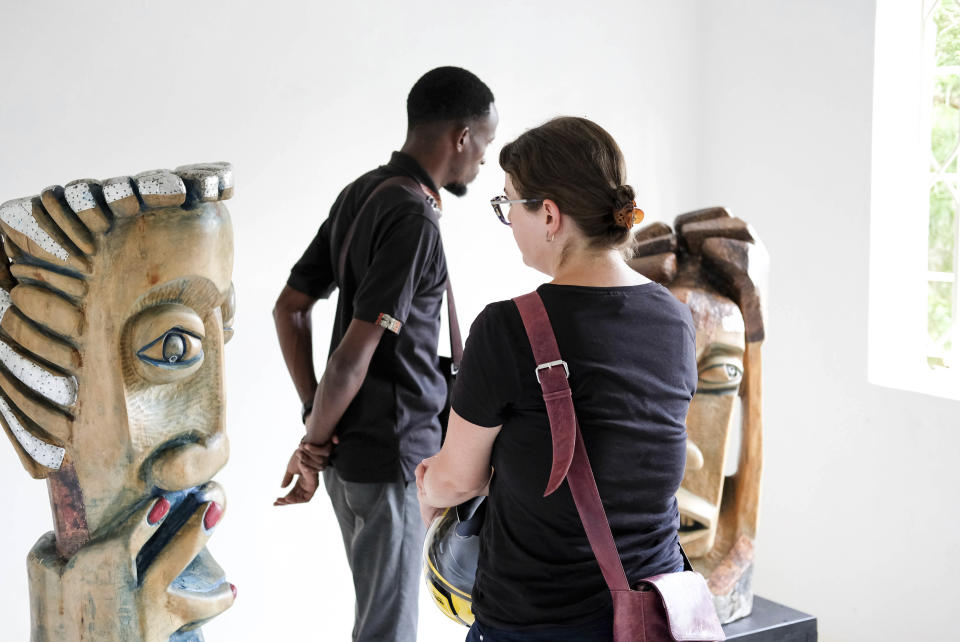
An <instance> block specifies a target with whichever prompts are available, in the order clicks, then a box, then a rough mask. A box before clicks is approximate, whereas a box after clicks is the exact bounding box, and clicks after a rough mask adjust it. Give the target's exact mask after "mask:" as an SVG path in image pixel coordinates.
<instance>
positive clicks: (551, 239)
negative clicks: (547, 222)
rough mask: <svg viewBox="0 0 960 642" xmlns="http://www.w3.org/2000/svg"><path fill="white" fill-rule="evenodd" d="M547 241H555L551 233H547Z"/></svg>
mask: <svg viewBox="0 0 960 642" xmlns="http://www.w3.org/2000/svg"><path fill="white" fill-rule="evenodd" d="M547 243H553V236H552V235H550V234H549V233H548V234H547Z"/></svg>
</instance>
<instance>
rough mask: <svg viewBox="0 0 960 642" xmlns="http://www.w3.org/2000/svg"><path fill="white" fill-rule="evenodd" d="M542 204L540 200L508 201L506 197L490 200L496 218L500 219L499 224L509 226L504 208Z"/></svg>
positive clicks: (520, 199) (522, 199)
mask: <svg viewBox="0 0 960 642" xmlns="http://www.w3.org/2000/svg"><path fill="white" fill-rule="evenodd" d="M541 202H543V199H542V198H516V199H514V200H512V201H511V200H510V199H509V198H507V197H506V196H494V197H493V198H491V199H490V206H491V207H493V212H494V213H495V214H496V215H497V218H498V219H500V222H501V223H503V224H504V225H510V221H508V220H507V213H506V211H505V208H509V207H510V206H511V205H513V204H514V203H541Z"/></svg>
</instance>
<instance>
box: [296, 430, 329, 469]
mask: <svg viewBox="0 0 960 642" xmlns="http://www.w3.org/2000/svg"><path fill="white" fill-rule="evenodd" d="M339 443H340V439H338V438H337V436H336V435H334V436H333V437H332V438H331V439H330V441H328V442H326V443H324V444H311V443H310V442H308V441H301V442H300V447H299V448H298V449H297V450H298V451H299V452H300V462H301V464H302V465H303V466H306V467H307V468H311V469H313V470H316V471H317V472H321V471H323V469H324V468H326V467H327V466H329V465H330V455H331V453H333V447H334V446H336V445H337V444H339Z"/></svg>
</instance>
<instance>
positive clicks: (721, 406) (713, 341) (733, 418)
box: [629, 207, 768, 622]
mask: <svg viewBox="0 0 960 642" xmlns="http://www.w3.org/2000/svg"><path fill="white" fill-rule="evenodd" d="M674 229H675V230H676V232H674ZM635 240H636V242H637V246H636V253H635V256H634V258H633V259H631V260H630V261H629V264H630V265H631V267H633V268H634V269H635V270H637V271H638V272H641V273H642V274H645V275H646V276H647V277H649V278H651V279H653V280H655V281H658V282H659V283H662V284H664V285H666V286H667V287H669V288H670V290H671V291H672V292H673V293H674V294H675V295H676V296H677V298H679V299H680V300H681V301H683V302H685V303H686V304H687V305H688V306H689V307H690V312H691V314H692V315H693V320H694V324H695V325H696V328H697V363H698V369H699V379H698V382H697V392H696V394H695V395H694V398H693V401H692V402H691V404H690V410H689V413H688V415H687V438H688V442H687V468H686V472H685V474H684V478H683V483H682V485H681V487H680V490H679V492H678V493H677V499H678V504H679V507H680V542H681V543H682V544H683V546H684V548H685V550H686V551H687V554H688V555H689V556H690V558H691V559H692V562H693V564H694V566H695V567H696V568H697V570H698V571H700V572H702V573H703V574H704V576H706V577H707V580H708V586H709V587H710V590H711V592H712V593H713V595H714V604H715V606H716V607H717V612H718V615H719V616H720V620H721V621H722V622H730V621H733V620H735V619H737V618H739V617H743V616H744V615H748V614H749V613H750V610H751V608H752V601H753V591H752V586H751V578H752V570H753V542H754V538H755V537H756V530H757V509H758V504H759V498H760V479H761V472H762V469H763V457H762V452H761V442H762V436H763V420H762V411H761V359H760V354H761V345H762V343H763V339H764V329H763V300H764V292H765V285H766V272H767V265H768V258H767V254H766V250H765V249H764V247H763V245H762V244H761V243H760V241H759V239H758V238H757V237H756V233H755V232H754V231H753V230H752V229H751V228H750V226H749V225H747V224H746V223H745V222H743V221H741V220H739V219H735V218H732V217H731V216H730V214H729V213H727V211H726V210H725V209H723V208H719V207H717V208H710V209H706V210H699V211H696V212H690V213H688V214H683V215H681V216H679V217H677V219H676V220H675V222H674V228H671V227H670V226H669V225H666V224H664V223H654V224H652V225H648V226H646V227H644V228H642V229H641V230H640V231H639V232H638V233H637V235H636V237H635ZM738 410H739V413H738V412H737V411H738ZM738 418H739V420H740V424H739V425H736V422H737V419H738ZM737 429H740V433H741V442H740V452H739V456H738V464H737V472H736V473H735V474H734V475H731V476H725V475H724V464H725V463H726V460H727V450H728V448H729V444H730V437H731V433H732V432H733V431H734V430H737Z"/></svg>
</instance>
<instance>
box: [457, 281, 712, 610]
mask: <svg viewBox="0 0 960 642" xmlns="http://www.w3.org/2000/svg"><path fill="white" fill-rule="evenodd" d="M537 292H538V293H539V294H540V297H541V298H542V299H543V303H544V306H545V307H546V310H547V314H548V316H549V317H550V322H551V324H552V325H553V329H554V332H555V334H556V336H557V344H558V345H559V348H560V355H561V357H562V358H563V359H564V360H565V361H566V362H567V363H568V364H569V367H570V387H571V388H572V390H573V402H574V406H575V408H576V412H577V418H578V419H579V422H580V428H581V430H582V432H583V439H584V443H585V444H586V448H587V454H588V456H589V458H590V462H591V466H592V468H593V472H594V475H595V476H596V479H597V487H598V488H599V491H600V497H601V499H602V500H603V505H604V508H605V509H606V513H607V518H608V519H609V521H610V526H611V528H612V530H613V535H614V539H615V541H616V544H617V549H618V550H619V552H620V559H621V560H622V561H623V564H624V568H625V569H626V572H627V577H628V578H629V580H630V582H631V584H632V583H634V582H636V581H638V580H640V579H642V578H644V577H648V576H650V575H655V574H657V573H665V572H670V571H673V570H675V569H676V568H677V567H679V566H680V565H681V564H682V558H681V557H680V551H679V548H678V546H677V527H678V525H679V515H678V512H677V500H676V498H675V496H674V495H675V493H676V491H677V489H678V488H679V486H680V482H681V480H682V479H683V468H684V462H685V453H686V425H685V421H686V416H687V410H688V407H689V405H690V400H691V398H692V396H693V393H694V391H695V389H696V382H697V366H696V348H695V331H694V327H693V321H692V318H691V315H690V311H689V309H688V308H687V307H686V306H685V305H683V304H682V303H681V302H679V301H678V300H677V299H676V298H675V297H674V296H673V295H672V294H671V293H670V292H669V290H667V289H666V288H664V287H663V286H661V285H659V284H656V283H647V284H644V285H636V286H624V287H605V288H596V287H580V286H565V285H552V284H545V285H542V286H540V287H539V288H538V289H537ZM535 366H536V364H535V363H534V359H533V352H532V350H531V348H530V343H529V341H528V340H527V336H526V333H525V332H524V329H523V323H522V321H521V319H520V313H519V311H518V310H517V307H516V305H514V303H513V302H512V301H501V302H499V303H492V304H490V305H488V306H487V307H486V308H485V309H484V310H483V312H481V313H480V315H479V316H478V317H477V319H476V321H474V323H473V326H472V327H471V329H470V335H469V338H468V339H467V344H466V348H465V350H464V355H463V363H462V366H461V369H460V373H459V374H458V376H457V382H456V385H455V386H454V392H453V408H454V410H456V412H457V414H459V415H460V416H461V417H463V418H464V419H466V420H467V421H469V422H471V423H473V424H476V425H479V426H490V427H493V426H499V425H501V424H502V425H503V429H502V430H501V432H500V434H499V435H498V437H497V440H496V442H495V443H494V447H493V455H492V463H493V466H494V469H495V471H496V472H495V474H494V477H493V481H492V483H491V487H490V496H489V498H488V499H487V513H486V519H485V522H484V525H483V530H482V531H481V535H480V563H479V568H478V569H477V579H476V584H475V585H474V589H473V611H474V614H475V615H476V617H477V619H478V620H479V621H480V622H481V623H482V624H486V625H489V626H493V627H499V628H507V629H525V628H537V627H548V626H558V625H560V626H562V625H567V624H570V625H573V624H579V623H582V622H586V621H589V620H592V619H595V618H597V617H602V616H603V615H604V614H605V613H606V612H609V610H610V609H611V602H610V593H609V591H608V590H607V587H606V584H604V581H603V576H602V575H601V574H600V568H599V566H598V565H597V562H596V558H595V557H594V555H593V552H592V550H591V549H590V544H589V542H588V541H587V537H586V534H585V533H584V530H583V526H582V525H581V523H580V517H579V515H578V514H577V509H576V506H575V505H574V503H573V498H572V497H571V495H570V489H569V486H568V485H567V483H566V482H564V483H563V484H561V486H560V488H559V489H558V490H557V491H556V492H555V493H553V494H552V495H550V496H549V497H543V492H544V490H545V488H546V485H547V479H548V477H549V473H550V465H551V457H552V450H551V440H550V425H549V422H548V420H547V411H546V406H545V405H544V402H543V397H542V393H541V389H540V386H539V384H538V383H537V379H536V377H535V375H534V369H535Z"/></svg>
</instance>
